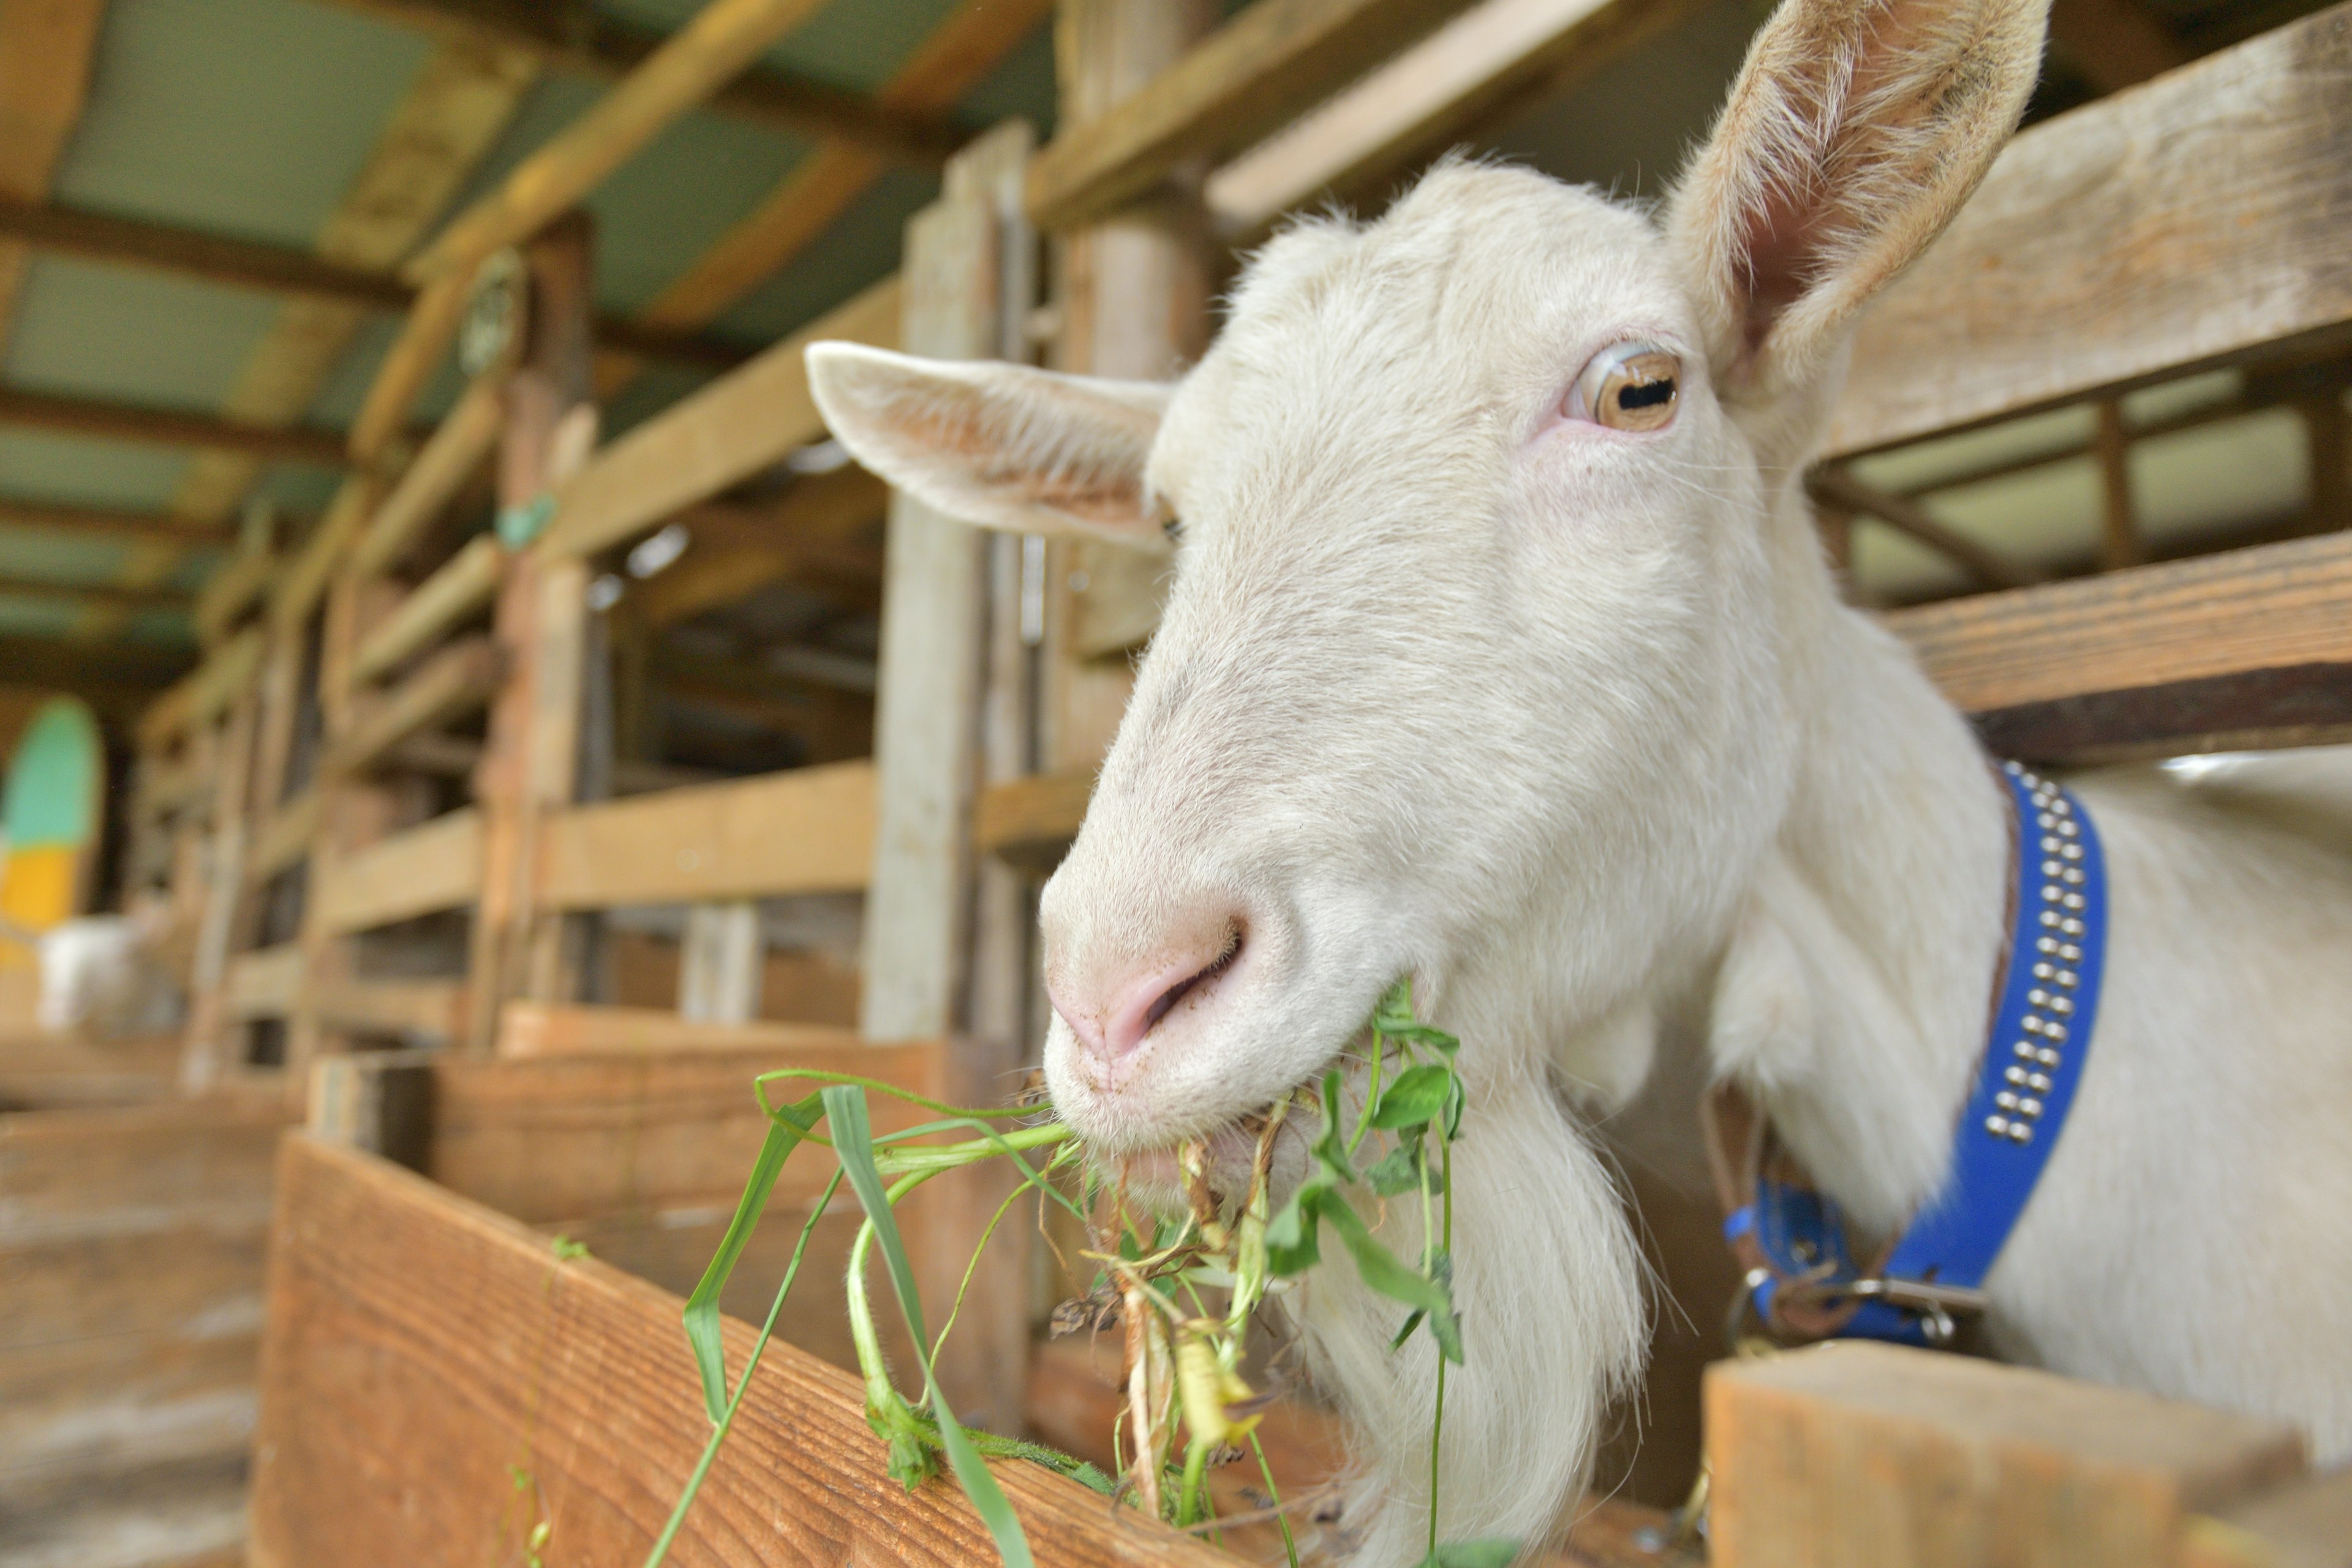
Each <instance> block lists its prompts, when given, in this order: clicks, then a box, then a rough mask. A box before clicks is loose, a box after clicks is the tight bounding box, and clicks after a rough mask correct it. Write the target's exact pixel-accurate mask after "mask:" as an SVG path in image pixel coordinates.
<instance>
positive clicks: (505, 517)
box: [498, 490, 555, 550]
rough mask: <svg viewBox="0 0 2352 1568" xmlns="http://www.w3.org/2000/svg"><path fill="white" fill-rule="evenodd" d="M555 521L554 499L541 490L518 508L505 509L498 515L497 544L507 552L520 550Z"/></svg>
mask: <svg viewBox="0 0 2352 1568" xmlns="http://www.w3.org/2000/svg"><path fill="white" fill-rule="evenodd" d="M552 521H555V498H554V497H553V496H551V495H550V494H548V493H547V492H546V491H545V490H541V491H540V492H539V494H537V495H535V496H533V497H532V498H531V499H530V500H528V501H525V502H524V503H523V504H522V505H520V506H510V507H507V508H505V509H504V510H501V511H499V523H498V531H499V543H500V544H503V545H505V546H506V547H507V548H508V549H509V550H520V549H522V548H523V547H524V546H525V545H527V544H529V543H530V542H531V541H532V540H534V539H537V538H538V537H539V536H540V535H541V534H542V533H545V532H546V531H547V525H548V524H549V523H551V522H552Z"/></svg>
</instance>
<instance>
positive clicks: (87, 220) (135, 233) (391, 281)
mask: <svg viewBox="0 0 2352 1568" xmlns="http://www.w3.org/2000/svg"><path fill="white" fill-rule="evenodd" d="M0 238H6V239H13V240H16V241H17V242H19V243H21V244H24V245H27V246H30V247H34V248H36V249H39V250H50V251H57V252H59V253H62V254H65V255H68V256H79V257H81V258H85V259H87V260H91V261H100V262H106V263H109V264H112V265H118V266H124V267H138V268H146V269H148V270H151V271H157V272H166V273H171V274H173V275H174V276H178V277H187V278H201V279H205V281H206V282H209V283H218V284H222V285H225V286H226V287H228V288H232V289H255V290H258V291H260V292H263V293H269V294H299V295H307V296H310V297H312V298H316V299H321V300H333V301H335V302H337V303H339V304H344V305H356V306H359V307H361V308H362V309H365V310H394V311H398V310H407V309H408V307H409V306H410V305H411V304H412V303H413V302H415V299H416V292H417V291H416V288H415V285H414V284H412V283H409V282H407V281H406V280H405V279H401V278H399V277H396V276H394V275H393V274H391V273H389V272H377V271H372V270H370V269H368V268H361V267H346V266H344V265H342V264H341V263H339V262H335V261H331V260H328V259H327V258H323V257H321V256H319V255H318V254H316V253H315V252H312V251H309V250H301V249H297V248H295V247H291V246H283V245H270V244H267V243H264V242H262V241H259V240H251V239H237V238H233V237H228V236H226V235H216V234H206V233H204V232H202V231H200V230H196V229H187V228H175V227H173V226H169V225H166V224H159V223H147V222H143V221H142V220H140V219H137V218H123V217H113V216H108V215H107V214H104V213H93V212H81V211H78V210H76V209H74V208H71V207H62V206H58V205H42V204H39V203H36V202H18V201H10V200H7V199H6V198H5V197H0ZM596 334H597V340H598V342H601V343H603V344H604V345H605V346H607V347H610V348H614V349H618V350H621V351H623V352H625V353H633V354H638V355H641V356H643V357H645V358H646V359H657V360H665V361H668V362H670V363H677V364H685V365H692V366H695V367H697V368H700V369H707V370H722V371H723V370H731V369H733V368H734V367H735V366H737V365H739V364H740V363H743V362H744V361H745V360H746V359H749V358H750V357H751V351H750V350H748V349H745V348H742V347H740V346H738V345H736V344H733V343H729V342H719V341H717V340H714V339H710V338H702V337H695V336H692V335H690V334H688V333H683V332H671V331H662V330H661V329H660V328H657V327H648V326H645V325H642V324H640V323H638V322H635V321H629V320H627V319H626V318H625V317H618V316H612V317H606V318H604V319H602V320H600V321H598V322H597V323H596Z"/></svg>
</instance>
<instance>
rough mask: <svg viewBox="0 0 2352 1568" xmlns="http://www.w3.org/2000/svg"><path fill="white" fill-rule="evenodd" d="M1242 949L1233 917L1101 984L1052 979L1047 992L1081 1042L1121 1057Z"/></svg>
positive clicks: (1210, 982) (1104, 1055) (1105, 1055)
mask: <svg viewBox="0 0 2352 1568" xmlns="http://www.w3.org/2000/svg"><path fill="white" fill-rule="evenodd" d="M1241 950H1242V937H1241V927H1240V925H1239V923H1238V922H1231V921H1229V922H1227V923H1225V924H1224V925H1223V927H1221V928H1220V929H1219V930H1218V931H1216V932H1215V933H1214V935H1213V937H1210V938H1206V939H1204V940H1202V941H1201V942H1196V943H1193V944H1191V945H1190V946H1189V948H1188V950H1187V951H1186V952H1184V953H1183V955H1182V956H1181V957H1178V958H1176V959H1174V960H1171V961H1168V962H1164V963H1151V964H1149V965H1147V966H1145V967H1143V968H1140V969H1136V970H1129V971H1125V972H1122V973H1118V974H1115V975H1112V976H1109V977H1108V982H1107V984H1101V985H1099V986H1077V987H1067V986H1057V985H1052V984H1049V985H1047V987H1046V988H1045V994H1046V997H1047V999H1048V1000H1049V1001H1051V1002H1052V1003H1053V1005H1054V1011H1055V1012H1056V1013H1059V1014H1060V1015H1061V1016H1062V1017H1063V1020H1064V1021H1065V1022H1066V1023H1067V1024H1068V1025H1069V1026H1070V1029H1071V1031H1072V1032H1073V1033H1074V1034H1076V1036H1077V1037H1078V1043H1079V1044H1080V1045H1082V1046H1084V1047H1086V1048H1087V1051H1088V1052H1090V1053H1091V1054H1093V1055H1095V1056H1097V1057H1101V1058H1105V1059H1107V1060H1117V1059H1118V1058H1120V1057H1123V1056H1126V1055H1127V1054H1128V1053H1129V1052H1130V1051H1132V1050H1134V1049H1135V1047H1138V1046H1139V1045H1141V1044H1142V1043H1143V1041H1144V1037H1146V1036H1148V1035H1150V1033H1151V1031H1152V1029H1153V1028H1154V1027H1155V1026H1157V1025H1158V1024H1159V1022H1160V1019H1162V1018H1164V1017H1166V1016H1168V1014H1169V1012H1170V1010H1171V1009H1172V1008H1173V1007H1174V1006H1175V1005H1176V1004H1177V1003H1179V1002H1181V1001H1183V1000H1184V999H1185V998H1186V997H1188V996H1192V995H1197V994H1200V993H1202V992H1203V991H1205V990H1206V989H1207V988H1208V987H1209V986H1211V985H1213V984H1215V983H1216V980H1217V978H1218V976H1220V975H1222V974H1223V973H1224V972H1225V971H1226V970H1228V969H1231V968H1232V967H1233V965H1234V960H1235V959H1236V958H1238V957H1240V956H1241Z"/></svg>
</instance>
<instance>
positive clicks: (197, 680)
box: [139, 626, 263, 752]
mask: <svg viewBox="0 0 2352 1568" xmlns="http://www.w3.org/2000/svg"><path fill="white" fill-rule="evenodd" d="M262 645H263V637H262V632H261V628H260V627H259V626H247V628H246V629H245V630H243V631H241V632H239V633H237V635H236V636H235V637H231V638H230V639H229V640H228V641H226V642H225V643H223V644H221V646H220V647H217V648H215V649H214V650H213V652H212V653H211V654H210V655H209V656H208V657H207V658H205V662H204V663H202V664H200V665H198V666H197V667H196V668H194V670H192V671H190V672H189V673H188V674H187V675H186V676H185V677H184V678H183V679H181V680H180V681H179V682H178V683H177V684H175V685H173V687H172V688H171V689H169V690H167V691H165V692H164V693H163V695H162V696H161V697H158V698H157V699H155V700H154V702H153V704H152V705H151V706H150V707H149V708H148V710H147V711H146V712H145V713H143V714H142V715H140V719H139V743H140V744H141V745H142V746H143V747H145V748H146V749H147V750H149V751H151V752H152V751H160V750H162V749H163V747H164V746H166V745H168V744H170V743H171V742H172V741H173V739H175V738H176V737H178V736H180V735H184V734H185V733H187V732H188V731H192V730H201V729H203V728H204V727H205V725H206V724H209V723H211V722H212V721H213V720H215V718H217V717H219V715H220V714H221V712H222V711H223V710H226V708H227V707H228V705H229V704H230V703H232V702H234V701H236V700H237V699H238V698H239V697H241V696H243V695H244V694H245V689H246V688H247V687H248V686H250V685H252V684H253V681H254V679H255V677H257V676H258V675H259V674H260V673H261V653H262Z"/></svg>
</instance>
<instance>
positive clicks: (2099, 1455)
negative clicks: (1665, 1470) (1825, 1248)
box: [1706, 1341, 2304, 1568]
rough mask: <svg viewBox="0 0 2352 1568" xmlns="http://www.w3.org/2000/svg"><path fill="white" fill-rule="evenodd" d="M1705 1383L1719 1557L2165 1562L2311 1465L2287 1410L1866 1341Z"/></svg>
mask: <svg viewBox="0 0 2352 1568" xmlns="http://www.w3.org/2000/svg"><path fill="white" fill-rule="evenodd" d="M1706 1450H1707V1462H1708V1466H1709V1468H1710V1471H1711V1473H1712V1476H1713V1496H1712V1502H1711V1505H1710V1519H1709V1530H1708V1535H1709V1541H1710V1543H1711V1547H1712V1552H1711V1556H1710V1561H1711V1562H1712V1563H1714V1565H1715V1568H1797V1565H1799V1564H1801V1565H1803V1568H1993V1565H1994V1564H2001V1565H2003V1568H2148V1565H2150V1564H2164V1563H2173V1562H2175V1561H2177V1556H2176V1554H2177V1552H2179V1548H2180V1544H2181V1542H2182V1539H2183V1536H2184V1534H2185V1532H2186V1531H2187V1530H2188V1528H2189V1520H2190V1516H2191V1515H2192V1514H2195V1513H2209V1512H2212V1511H2214V1510H2218V1509H2221V1508H2223V1507H2225V1506H2227V1505H2229V1504H2230V1503H2231V1502H2233V1501H2235V1500H2240V1499H2242V1498H2247V1497H2251V1496H2253V1495H2256V1494H2258V1493H2261V1492H2263V1491H2265V1490H2268V1489H2271V1488H2273V1487H2275V1486H2278V1485H2279V1484H2281V1483H2283V1482H2284V1481H2287V1480H2289V1479H2293V1478H2294V1476H2295V1475H2296V1474H2297V1473H2298V1472H2300V1471H2301V1470H2302V1468H2303V1465H2304V1456H2303V1439H2302V1436H2301V1435H2300V1434H2298V1433H2297V1432H2296V1431H2295V1430H2294V1428H2293V1427H2291V1426H2287V1425H2286V1424H2285V1423H2284V1422H2278V1421H2269V1420H2263V1419H2260V1418H2257V1417H2254V1416H2250V1415H2230V1414H2225V1413H2223V1412H2221V1411H2218V1410H2208V1409H2205V1408H2203V1407H2201V1406H2199V1405H2183V1404H2179V1403H2177V1402H2174V1401H2171V1400H2165V1399H2158V1398H2156V1397H2155V1396H2153V1395H2151V1394H2139V1393H2135V1392H2132V1391H2130V1390H2126V1389H2119V1388H2109V1387H2105V1386H2102V1385H2099V1384H2088V1383H2077V1382H2074V1381H2073V1380H2072V1379H2068V1378H2063V1377H2058V1376H2055V1375H2053V1373H2046V1372H2038V1371H2034V1370H2032V1369H2030V1368H2025V1367H2013V1366H2000V1365H1996V1364H1995V1363H1990V1362H1984V1361H1978V1360H1974V1359H1971V1358H1969V1357H1964V1356H1957V1355H1948V1354H1942V1353H1938V1352H1930V1351H1915V1350H1905V1349H1901V1348H1898V1347H1895V1346H1892V1345H1881V1344H1873V1343H1869V1342H1863V1341H1851V1342H1845V1343H1841V1344H1831V1345H1823V1346H1819V1347H1816V1348H1814V1349H1811V1350H1806V1351H1798V1352H1792V1353H1790V1354H1787V1355H1780V1356H1774V1357H1771V1358H1769V1359H1767V1360H1763V1361H1738V1362H1718V1363H1716V1364H1715V1365H1714V1366H1712V1367H1710V1368H1708V1370H1707V1374H1706Z"/></svg>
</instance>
